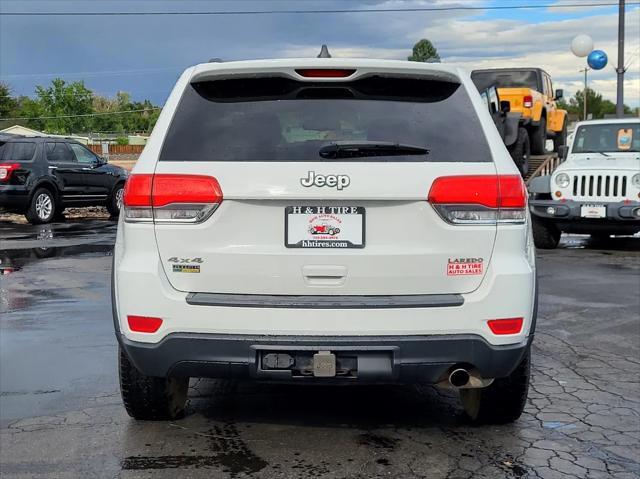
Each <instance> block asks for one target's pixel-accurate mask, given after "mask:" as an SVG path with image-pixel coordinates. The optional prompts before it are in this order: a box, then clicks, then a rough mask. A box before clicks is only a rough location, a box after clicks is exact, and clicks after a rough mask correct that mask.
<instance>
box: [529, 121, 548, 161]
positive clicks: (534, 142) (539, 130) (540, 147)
mask: <svg viewBox="0 0 640 479" xmlns="http://www.w3.org/2000/svg"><path fill="white" fill-rule="evenodd" d="M546 143H547V119H546V118H545V117H544V116H543V117H542V118H540V124H539V125H538V126H537V127H536V128H534V129H533V131H532V133H531V151H532V152H533V154H534V155H545V154H546V153H547V147H546Z"/></svg>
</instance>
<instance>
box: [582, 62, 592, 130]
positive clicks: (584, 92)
mask: <svg viewBox="0 0 640 479" xmlns="http://www.w3.org/2000/svg"><path fill="white" fill-rule="evenodd" d="M589 70H591V68H589V67H584V68H583V69H582V70H579V71H580V72H584V90H582V111H583V113H582V119H583V120H585V121H586V119H587V72H588V71H589Z"/></svg>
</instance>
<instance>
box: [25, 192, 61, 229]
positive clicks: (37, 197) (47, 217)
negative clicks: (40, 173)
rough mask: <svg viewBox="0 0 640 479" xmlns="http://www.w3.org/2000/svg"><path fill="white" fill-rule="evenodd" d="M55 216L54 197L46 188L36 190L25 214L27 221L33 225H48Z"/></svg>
mask: <svg viewBox="0 0 640 479" xmlns="http://www.w3.org/2000/svg"><path fill="white" fill-rule="evenodd" d="M55 215H56V198H55V195H54V194H53V193H51V191H50V190H48V189H46V188H38V189H37V190H36V192H35V193H34V194H33V196H32V197H31V203H29V208H28V209H27V212H26V214H25V216H26V218H27V221H29V223H31V224H34V225H38V224H43V223H50V222H51V220H53V218H54V217H55Z"/></svg>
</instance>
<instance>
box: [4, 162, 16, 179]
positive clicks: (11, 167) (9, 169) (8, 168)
mask: <svg viewBox="0 0 640 479" xmlns="http://www.w3.org/2000/svg"><path fill="white" fill-rule="evenodd" d="M18 168H20V163H3V164H0V181H9V179H10V178H11V175H12V174H13V172H14V171H16V170H17V169H18Z"/></svg>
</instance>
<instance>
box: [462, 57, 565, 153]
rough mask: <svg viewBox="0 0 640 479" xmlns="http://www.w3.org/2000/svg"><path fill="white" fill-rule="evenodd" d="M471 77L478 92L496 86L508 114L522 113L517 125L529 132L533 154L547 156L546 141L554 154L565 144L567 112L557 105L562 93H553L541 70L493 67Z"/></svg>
mask: <svg viewBox="0 0 640 479" xmlns="http://www.w3.org/2000/svg"><path fill="white" fill-rule="evenodd" d="M471 78H472V79H473V82H474V84H475V85H476V87H478V90H480V91H482V90H484V89H485V88H489V87H490V86H496V87H497V88H498V94H499V95H500V99H501V100H503V101H505V100H506V101H508V102H509V103H510V105H511V111H512V112H516V113H521V114H522V117H521V120H520V122H521V125H522V126H524V127H525V128H526V129H527V131H528V133H529V137H530V139H531V151H532V152H533V154H536V155H543V154H545V153H547V151H546V147H545V144H546V141H547V139H553V149H554V151H558V149H559V147H560V146H562V145H565V144H566V142H567V111H566V110H561V109H560V108H558V105H557V103H556V101H557V100H559V99H560V98H562V90H555V92H554V90H553V84H552V83H551V77H550V76H549V74H548V73H547V72H545V71H544V70H542V69H541V68H495V69H488V70H474V71H473V72H472V73H471Z"/></svg>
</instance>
